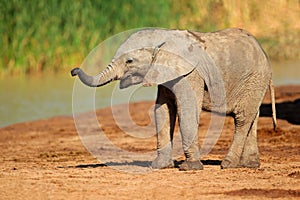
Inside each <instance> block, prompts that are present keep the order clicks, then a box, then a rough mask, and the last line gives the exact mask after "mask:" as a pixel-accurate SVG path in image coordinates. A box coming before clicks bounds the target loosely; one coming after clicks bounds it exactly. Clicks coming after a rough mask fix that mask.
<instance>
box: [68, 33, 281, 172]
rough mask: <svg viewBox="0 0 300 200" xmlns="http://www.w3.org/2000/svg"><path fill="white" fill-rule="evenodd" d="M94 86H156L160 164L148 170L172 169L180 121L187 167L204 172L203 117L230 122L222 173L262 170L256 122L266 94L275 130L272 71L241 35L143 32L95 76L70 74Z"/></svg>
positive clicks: (246, 36)
mask: <svg viewBox="0 0 300 200" xmlns="http://www.w3.org/2000/svg"><path fill="white" fill-rule="evenodd" d="M71 74H72V76H76V75H78V76H79V78H80V80H81V81H82V82H83V83H84V84H86V85H88V86H91V87H99V86H102V85H105V84H107V83H109V82H111V81H113V80H120V88H121V89H122V88H126V87H128V86H131V85H135V84H139V83H142V84H143V85H144V86H148V85H153V84H155V85H158V94H157V99H156V107H155V121H156V130H157V158H156V159H155V160H154V161H153V162H152V167H153V168H168V167H173V165H174V164H173V160H172V143H173V141H172V140H173V132H174V126H175V121H176V118H177V116H178V122H179V126H180V132H181V137H182V146H183V151H184V153H185V156H186V160H185V162H184V163H183V164H182V165H181V166H180V167H181V169H182V170H195V169H203V165H202V163H201V161H200V153H199V144H198V125H199V116H200V112H201V110H202V109H203V110H207V111H212V112H216V113H219V114H227V115H230V116H233V118H234V124H235V132H234V138H233V142H232V144H231V147H230V149H229V151H228V154H227V155H226V157H225V158H224V160H223V161H222V163H221V168H223V169H224V168H236V167H251V168H253V167H259V165H260V161H259V152H258V146H257V132H256V130H257V121H258V117H259V107H260V105H261V103H262V100H263V98H264V95H265V93H266V90H267V89H268V87H270V91H271V99H272V111H273V123H274V127H276V116H275V102H274V89H273V86H272V79H271V78H272V70H271V66H270V63H269V61H268V58H267V55H266V54H265V52H264V50H263V49H262V48H261V46H260V45H259V43H258V42H257V40H256V39H255V38H254V37H253V36H252V35H251V34H250V33H248V32H246V31H245V30H242V29H225V30H222V31H217V32H212V33H200V32H194V31H186V30H166V29H145V30H140V31H138V32H136V33H133V34H132V35H131V36H130V37H129V38H128V39H127V40H126V41H125V42H124V43H123V44H122V45H121V46H120V47H119V49H118V50H117V52H116V54H115V56H114V58H113V59H112V61H111V63H110V64H109V65H108V66H107V68H106V69H105V70H103V71H102V72H100V73H99V74H98V75H95V76H89V75H87V74H86V73H84V72H83V71H82V70H81V69H79V68H75V69H73V70H72V71H71Z"/></svg>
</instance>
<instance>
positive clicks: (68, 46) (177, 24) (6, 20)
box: [0, 0, 300, 75]
mask: <svg viewBox="0 0 300 200" xmlns="http://www.w3.org/2000/svg"><path fill="white" fill-rule="evenodd" d="M261 2H262V1H260V0H248V1H238V0H233V1H225V0H224V1H222V0H207V1H206V0H190V1H184V0H178V1H177V0H157V1H148V0H121V1H120V0H110V1H105V0H75V1H71V0H48V1H47V0H42V1H41V0H30V1H28V0H0V22H1V23H0V33H1V39H0V47H1V51H0V75H1V74H2V75H4V74H24V73H35V72H42V71H47V70H48V71H61V70H69V69H70V68H72V67H73V66H74V65H79V64H80V63H81V62H82V61H83V59H84V57H85V56H86V55H87V54H88V53H89V52H90V51H91V49H93V48H94V47H95V46H97V45H98V44H99V43H100V42H101V41H103V40H105V39H106V38H108V37H110V36H112V35H114V34H116V33H119V32H122V31H125V30H128V29H133V28H139V27H165V28H180V29H192V30H198V31H214V30H217V29H222V28H227V27H241V28H245V29H248V30H249V31H250V32H253V33H254V34H255V35H256V36H257V37H258V39H259V40H260V41H261V42H262V45H263V47H264V48H265V49H266V51H267V52H268V54H269V56H270V57H271V58H276V59H294V58H299V57H300V56H299V51H297V49H295V48H297V46H298V45H299V33H300V32H299V25H298V26H296V24H297V23H299V12H298V11H299V2H298V1H297V0H294V1H287V0H286V1H278V4H271V3H265V4H264V5H262V3H261ZM266 2H267V1H266ZM283 4H284V5H283ZM268 6H274V7H273V8H269V7H268ZM287 9H288V10H287ZM287 11H288V12H287ZM266 12H267V14H265V13H266ZM277 15H278V16H279V17H276V16H277ZM280 16H285V17H280ZM272 20H273V21H272ZM264 22H266V23H267V24H265V23H264ZM298 47H299V46H298Z"/></svg>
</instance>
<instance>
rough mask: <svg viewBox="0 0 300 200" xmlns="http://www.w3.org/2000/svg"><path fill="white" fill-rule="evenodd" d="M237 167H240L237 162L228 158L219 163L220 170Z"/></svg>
mask: <svg viewBox="0 0 300 200" xmlns="http://www.w3.org/2000/svg"><path fill="white" fill-rule="evenodd" d="M239 167H241V166H240V164H239V162H236V161H232V160H230V159H228V158H225V159H224V160H223V161H222V163H221V169H229V168H239Z"/></svg>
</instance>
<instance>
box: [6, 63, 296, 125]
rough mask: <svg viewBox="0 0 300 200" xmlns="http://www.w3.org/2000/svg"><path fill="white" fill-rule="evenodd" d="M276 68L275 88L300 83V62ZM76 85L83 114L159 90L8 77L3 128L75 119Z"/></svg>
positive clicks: (67, 78)
mask: <svg viewBox="0 0 300 200" xmlns="http://www.w3.org/2000/svg"><path fill="white" fill-rule="evenodd" d="M272 66H273V80H274V83H275V85H285V84H300V61H298V62H285V63H272ZM76 80H77V79H76ZM74 82H75V87H76V91H77V96H80V104H79V105H77V106H78V107H79V108H77V109H76V110H79V111H80V112H86V111H89V110H92V109H93V108H94V106H95V107H96V108H103V107H108V106H111V105H112V104H121V103H127V102H128V101H129V102H136V101H141V100H154V99H155V96H156V88H151V87H150V88H144V87H140V86H136V87H132V88H129V89H127V90H121V91H120V90H118V89H117V88H118V83H113V84H109V85H107V86H104V87H102V88H97V89H94V88H88V87H85V86H83V85H82V84H81V83H80V82H79V81H78V82H77V81H75V79H74V78H72V77H71V76H70V75H69V73H65V74H61V75H53V74H52V75H51V74H50V75H49V74H43V75H39V76H30V77H6V78H2V79H0V127H3V126H7V125H10V124H14V123H18V122H24V121H31V120H36V119H43V118H49V117H52V116H57V115H68V116H71V115H72V92H73V87H74ZM93 95H95V96H93ZM111 96H112V97H113V98H111ZM94 97H95V98H94ZM90 98H94V99H95V105H90V103H89V102H90V100H89V99H90ZM111 99H113V102H112V101H111Z"/></svg>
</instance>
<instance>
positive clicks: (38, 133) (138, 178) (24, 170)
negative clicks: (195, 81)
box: [0, 85, 300, 199]
mask: <svg viewBox="0 0 300 200" xmlns="http://www.w3.org/2000/svg"><path fill="white" fill-rule="evenodd" d="M299 100H300V85H293V86H280V87H276V101H277V117H278V128H277V131H274V130H273V126H272V120H271V113H270V110H271V109H270V100H269V96H268V95H266V98H265V100H264V103H263V105H262V107H261V117H260V119H259V124H258V144H259V149H260V154H261V167H260V168H259V169H228V170H220V166H219V163H220V161H221V160H222V158H223V157H224V156H225V155H226V153H227V151H228V148H229V146H230V144H231V139H232V135H233V134H232V133H233V120H232V119H231V118H226V120H225V126H224V129H223V132H222V135H221V136H220V138H219V140H218V142H217V144H216V145H215V147H214V148H213V150H212V151H211V152H210V154H208V155H206V156H205V157H203V158H202V159H203V160H204V164H205V166H204V170H202V171H190V172H182V171H179V170H178V169H177V168H174V169H164V170H157V171H152V172H148V173H145V174H132V173H125V172H122V171H118V170H116V169H114V167H113V166H112V164H111V163H110V164H109V163H102V162H100V161H98V160H97V159H95V158H94V157H93V156H92V155H91V154H90V153H89V152H88V151H87V150H86V149H85V147H84V146H83V144H82V143H81V140H80V137H79V136H78V134H77V131H76V128H75V126H74V121H73V118H72V117H71V116H60V117H54V118H50V119H45V120H38V121H32V122H26V123H20V124H15V125H11V126H7V127H5V128H2V129H0V151H1V156H0V159H1V162H0V182H1V184H0V194H1V199H79V198H82V199H99V197H103V198H107V199H108V198H110V199H174V198H179V197H184V198H185V199H195V198H198V199H202V198H206V199H228V198H230V199H241V198H244V199H248V198H249V199H253V198H260V199H269V198H281V199H291V198H296V197H298V198H299V197H300V137H299V133H300V120H299V113H300V101H299ZM152 106H153V102H139V103H134V104H131V105H130V107H129V108H130V113H131V118H132V119H133V121H134V122H136V124H139V125H141V126H145V125H147V124H149V123H150V121H151V120H150V118H149V116H148V111H149V110H151V108H152ZM118 115H119V116H120V117H122V116H123V115H124V113H122V112H120V113H118ZM97 117H98V120H99V122H100V123H101V128H102V130H104V131H105V134H106V135H107V137H108V138H109V139H110V140H111V141H112V142H113V143H114V144H115V145H116V146H118V147H120V148H122V149H126V150H128V151H130V152H149V151H154V150H155V146H156V139H155V137H154V136H153V137H150V138H149V139H147V140H141V139H140V138H134V137H131V136H129V135H126V134H124V132H123V131H122V130H120V128H119V127H118V126H117V125H116V124H115V123H114V120H113V117H112V114H111V109H110V108H106V109H100V110H98V111H97ZM209 122H210V114H209V113H206V112H202V113H201V124H200V127H199V134H200V144H201V143H202V141H203V137H204V136H205V132H206V130H207V128H208V125H209ZM127 128H128V129H131V127H130V126H129V127H127ZM89 131H91V132H95V130H93V129H90V130H89ZM98 145H99V148H100V147H101V144H98ZM110 153H111V155H114V153H115V152H110ZM112 159H113V158H112ZM174 159H176V160H177V162H180V161H181V160H182V159H183V157H182V156H179V157H176V158H174ZM149 161H150V160H149ZM148 163H149V162H147V163H146V164H145V163H144V164H145V165H142V164H143V163H141V162H139V160H134V161H133V162H132V163H122V162H116V163H115V165H123V166H125V167H126V166H129V167H130V165H135V164H136V165H142V166H143V167H145V166H146V165H147V164H148Z"/></svg>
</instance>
